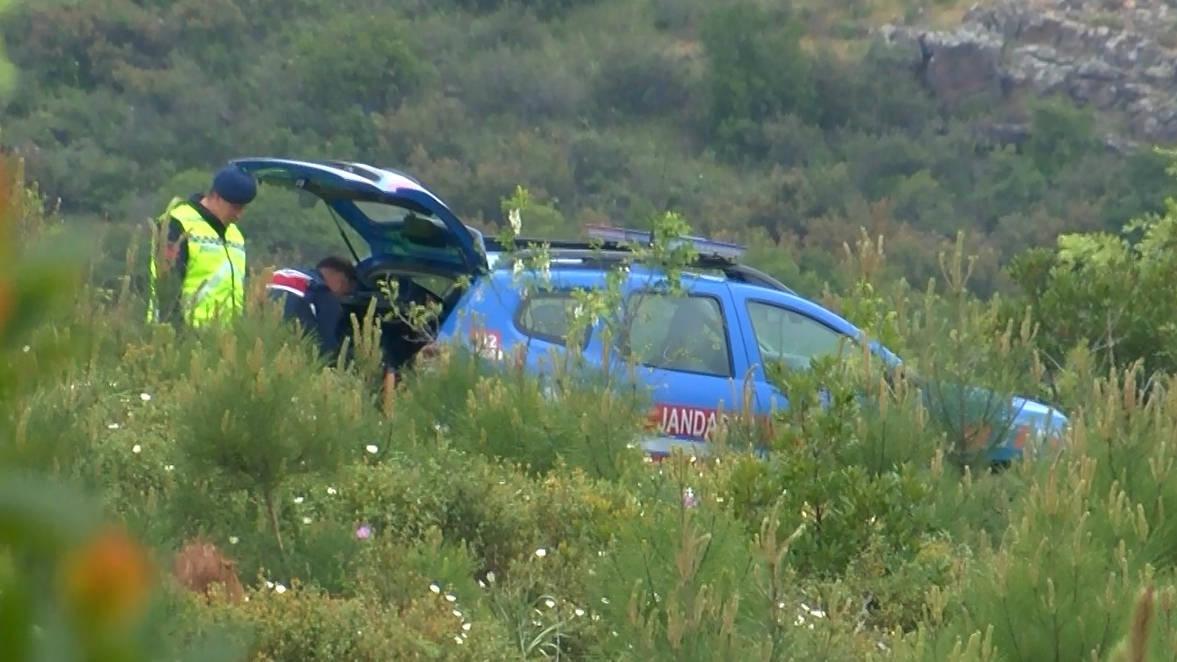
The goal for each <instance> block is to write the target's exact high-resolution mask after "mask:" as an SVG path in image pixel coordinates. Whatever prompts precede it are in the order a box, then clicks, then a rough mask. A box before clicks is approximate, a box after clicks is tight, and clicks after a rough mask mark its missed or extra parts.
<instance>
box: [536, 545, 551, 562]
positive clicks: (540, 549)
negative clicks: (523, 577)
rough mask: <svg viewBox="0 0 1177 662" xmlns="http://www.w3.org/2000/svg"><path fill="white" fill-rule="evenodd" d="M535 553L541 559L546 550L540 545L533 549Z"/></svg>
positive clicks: (545, 554)
mask: <svg viewBox="0 0 1177 662" xmlns="http://www.w3.org/2000/svg"><path fill="white" fill-rule="evenodd" d="M535 555H536V556H538V557H539V558H541V559H542V558H543V557H545V556H547V555H548V550H546V549H544V548H543V547H540V548H539V549H537V550H535Z"/></svg>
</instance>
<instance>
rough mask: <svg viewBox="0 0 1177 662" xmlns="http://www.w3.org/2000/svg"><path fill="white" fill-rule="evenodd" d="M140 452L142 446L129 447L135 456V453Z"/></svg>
mask: <svg viewBox="0 0 1177 662" xmlns="http://www.w3.org/2000/svg"><path fill="white" fill-rule="evenodd" d="M142 450H143V447H142V446H140V445H139V444H135V445H134V446H131V452H132V453H136V454H137V453H139V452H140V451H142Z"/></svg>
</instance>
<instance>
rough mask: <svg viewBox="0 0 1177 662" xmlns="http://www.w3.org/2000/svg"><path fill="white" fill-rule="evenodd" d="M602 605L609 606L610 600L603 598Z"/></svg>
mask: <svg viewBox="0 0 1177 662" xmlns="http://www.w3.org/2000/svg"><path fill="white" fill-rule="evenodd" d="M601 604H603V605H607V604H609V598H601Z"/></svg>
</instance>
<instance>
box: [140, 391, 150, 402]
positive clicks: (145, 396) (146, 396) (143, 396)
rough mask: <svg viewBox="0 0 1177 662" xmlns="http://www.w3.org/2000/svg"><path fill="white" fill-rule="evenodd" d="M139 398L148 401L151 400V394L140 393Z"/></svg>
mask: <svg viewBox="0 0 1177 662" xmlns="http://www.w3.org/2000/svg"><path fill="white" fill-rule="evenodd" d="M139 399H140V400H142V401H143V402H150V401H151V394H150V393H140V394H139Z"/></svg>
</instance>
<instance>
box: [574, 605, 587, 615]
mask: <svg viewBox="0 0 1177 662" xmlns="http://www.w3.org/2000/svg"><path fill="white" fill-rule="evenodd" d="M572 613H574V614H576V615H577V616H584V610H583V609H581V608H580V607H577V608H576V609H575V610H573V612H572Z"/></svg>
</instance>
